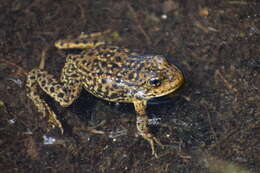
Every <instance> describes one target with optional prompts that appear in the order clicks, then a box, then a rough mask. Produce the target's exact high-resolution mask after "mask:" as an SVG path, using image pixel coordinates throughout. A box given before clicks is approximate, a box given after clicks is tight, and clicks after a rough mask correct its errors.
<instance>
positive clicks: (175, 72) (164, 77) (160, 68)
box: [135, 55, 184, 100]
mask: <svg viewBox="0 0 260 173" xmlns="http://www.w3.org/2000/svg"><path fill="white" fill-rule="evenodd" d="M145 58H146V63H145V68H144V69H142V70H141V72H140V74H139V75H140V76H143V79H145V80H143V83H142V85H141V86H140V87H139V89H136V93H135V97H136V98H141V99H145V100H148V99H151V98H154V97H160V96H164V95H167V94H169V93H171V92H173V91H175V90H177V89H178V88H180V86H181V85H182V84H183V83H184V76H183V74H182V72H181V71H180V70H179V69H178V68H177V67H176V66H175V65H173V64H170V63H169V62H168V61H167V60H166V58H165V57H163V56H161V55H154V56H146V57H145Z"/></svg>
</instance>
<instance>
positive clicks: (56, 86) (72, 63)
mask: <svg viewBox="0 0 260 173" xmlns="http://www.w3.org/2000/svg"><path fill="white" fill-rule="evenodd" d="M54 45H55V47H56V48H57V49H61V50H69V49H77V50H80V53H77V54H68V55H67V57H66V62H65V65H64V67H63V68H62V71H61V75H60V78H59V79H57V78H55V77H54V76H53V75H52V74H50V73H49V72H47V71H46V70H44V69H43V68H40V67H36V68H34V69H32V70H31V71H30V72H29V73H28V75H27V81H26V90H27V96H28V97H29V98H30V99H31V100H32V102H33V103H34V105H35V106H36V108H37V110H38V111H39V112H41V113H42V115H43V116H47V118H48V122H49V124H50V125H51V126H52V127H57V128H60V129H61V131H62V132H63V127H62V124H61V122H60V121H59V120H58V118H57V116H56V114H55V112H54V111H53V110H52V109H51V108H50V106H49V105H48V104H47V103H46V101H45V100H44V99H42V98H41V97H40V94H39V89H41V90H42V91H44V92H45V93H46V94H48V95H49V96H51V97H52V98H53V99H54V100H55V101H56V102H58V103H59V104H60V105H61V106H62V107H68V106H69V105H71V104H72V103H73V102H74V101H75V100H76V99H77V98H78V97H79V95H80V93H81V91H82V90H83V89H84V90H86V91H88V92H89V93H91V94H93V95H94V96H96V97H98V98H101V99H103V100H107V101H110V102H123V103H132V104H133V105H134V109H135V112H136V114H137V115H136V129H137V134H138V135H140V136H142V137H143V138H144V139H145V140H146V141H148V142H149V144H150V146H151V150H152V155H154V156H155V157H157V152H156V151H155V146H156V145H160V146H162V147H163V146H164V145H163V144H162V143H161V142H160V141H159V140H158V139H157V137H156V136H155V135H154V134H153V133H152V132H151V129H150V125H149V118H148V114H147V113H146V108H147V103H148V101H149V100H151V99H153V98H157V97H161V96H165V95H168V94H170V93H173V92H175V91H176V90H177V89H179V88H180V87H181V86H182V85H183V83H184V75H183V73H182V71H181V70H180V69H179V68H178V67H177V66H176V65H174V64H171V63H169V61H168V60H167V58H166V57H165V56H163V55H157V54H140V53H137V52H135V51H130V50H129V49H127V48H123V47H120V46H115V45H113V43H111V32H95V33H92V34H80V35H79V36H77V37H75V38H70V39H61V40H58V41H56V42H55V44H54Z"/></svg>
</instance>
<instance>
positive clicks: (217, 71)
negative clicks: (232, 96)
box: [215, 70, 238, 93]
mask: <svg viewBox="0 0 260 173" xmlns="http://www.w3.org/2000/svg"><path fill="white" fill-rule="evenodd" d="M215 75H217V76H219V77H220V79H221V80H223V82H224V84H225V85H226V86H227V88H228V89H230V90H231V91H233V92H234V93H237V92H238V90H237V89H236V88H235V87H234V86H233V85H232V84H230V83H229V82H228V81H227V80H226V79H225V77H224V76H223V75H222V73H221V72H220V71H219V70H216V73H215Z"/></svg>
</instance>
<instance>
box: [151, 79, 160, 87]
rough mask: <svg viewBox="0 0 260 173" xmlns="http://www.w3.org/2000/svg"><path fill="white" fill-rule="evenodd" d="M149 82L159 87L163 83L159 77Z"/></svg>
mask: <svg viewBox="0 0 260 173" xmlns="http://www.w3.org/2000/svg"><path fill="white" fill-rule="evenodd" d="M149 84H150V85H151V86H152V87H158V86H160V85H161V81H160V80H159V79H158V78H154V79H150V80H149Z"/></svg>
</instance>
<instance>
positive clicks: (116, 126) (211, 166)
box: [0, 0, 260, 173]
mask: <svg viewBox="0 0 260 173" xmlns="http://www.w3.org/2000/svg"><path fill="white" fill-rule="evenodd" d="M106 29H110V30H113V31H115V32H117V33H118V34H119V36H120V38H121V41H120V43H117V44H119V45H120V46H122V47H127V48H129V49H132V50H135V51H138V52H140V53H149V54H163V55H165V56H167V57H168V59H169V61H170V62H172V63H175V64H177V65H178V66H179V67H180V68H181V69H182V71H183V72H184V74H185V78H186V83H185V85H184V86H183V87H182V89H181V90H180V91H178V92H177V93H176V94H175V95H170V96H168V97H164V98H161V99H157V100H152V101H151V102H150V104H149V105H148V110H147V111H148V113H149V115H150V116H151V119H153V120H155V125H154V128H153V130H154V133H155V134H156V136H158V138H159V139H160V140H161V142H162V143H164V144H165V145H166V147H164V148H161V147H158V148H157V152H158V159H156V158H155V157H153V156H152V155H151V151H150V146H149V145H148V143H147V142H146V141H145V140H143V139H142V138H140V137H136V135H135V133H136V128H135V111H134V108H133V106H132V105H131V104H115V103H109V102H106V101H103V100H100V99H96V98H95V97H94V96H91V95H90V94H88V93H87V92H83V93H82V95H81V96H80V98H79V99H78V100H77V101H76V102H75V103H74V104H73V105H72V106H70V107H69V108H66V109H64V108H61V107H60V106H59V105H58V104H57V103H55V102H54V101H53V100H52V99H50V98H49V97H48V96H47V95H45V94H44V93H42V97H44V98H45V99H46V100H47V101H48V103H49V105H51V106H52V108H53V109H54V110H55V111H56V112H57V114H58V115H59V119H60V120H61V121H62V124H63V126H64V129H65V133H64V134H63V135H62V134H61V133H60V131H59V130H58V129H52V128H50V126H49V125H48V123H47V120H46V119H45V118H43V117H42V116H41V114H40V113H38V112H37V110H36V109H35V107H34V105H33V104H32V102H31V101H30V100H29V99H28V98H27V97H26V91H25V86H24V83H25V75H26V72H28V71H30V69H32V68H34V67H37V66H39V63H40V59H41V57H45V58H46V69H47V70H48V71H49V72H50V73H52V74H54V75H55V76H57V77H58V76H59V74H60V71H61V68H62V66H63V65H64V61H65V57H66V55H67V54H68V52H63V51H61V50H57V49H56V48H54V46H53V43H54V42H55V41H56V40H58V39H61V38H65V37H68V36H77V35H79V34H80V33H81V32H86V33H91V32H95V31H104V30H106ZM259 39H260V3H255V2H254V1H245V0H236V1H235V0H222V1H220V0H211V1H207V0H196V1H183V0H177V1H174V0H167V1H159V0H154V1H148V0H145V1H137V0H135V1H129V2H128V1H106V0H98V1H87V0H86V1H81V0H74V1H58V0H55V1H54V0H45V1H40V0H28V1H4V0H1V3H0V81H1V82H0V170H1V172H4V173H6V172H175V173H191V172H200V173H210V172H220V173H225V172H229V173H233V172H236V173H257V172H260V154H259V153H260V142H259V140H260V104H259V102H260V93H259V86H260V77H259V69H260V68H259V67H260V56H259V55H260V46H259V41H260V40H259ZM157 120H160V121H157ZM90 131H92V132H93V131H94V132H96V134H93V133H91V132H90ZM101 131H102V132H104V133H105V134H97V133H100V132H101ZM54 140H55V141H54Z"/></svg>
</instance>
